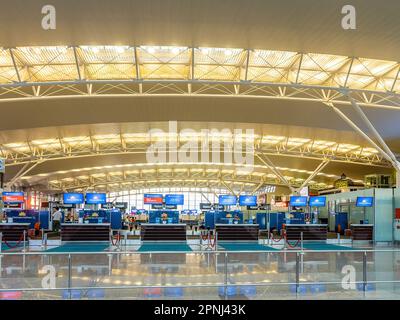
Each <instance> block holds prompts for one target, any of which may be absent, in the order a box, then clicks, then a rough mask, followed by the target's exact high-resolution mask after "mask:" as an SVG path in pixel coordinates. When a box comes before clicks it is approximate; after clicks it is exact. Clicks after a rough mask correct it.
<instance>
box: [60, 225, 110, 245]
mask: <svg viewBox="0 0 400 320" xmlns="http://www.w3.org/2000/svg"><path fill="white" fill-rule="evenodd" d="M110 232H111V225H110V224H109V223H96V224H94V223H62V224H61V241H109V240H110Z"/></svg>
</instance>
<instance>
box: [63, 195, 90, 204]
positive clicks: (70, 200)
mask: <svg viewBox="0 0 400 320" xmlns="http://www.w3.org/2000/svg"><path fill="white" fill-rule="evenodd" d="M84 202H85V201H84V197H83V193H64V194H63V203H64V204H82V203H84Z"/></svg>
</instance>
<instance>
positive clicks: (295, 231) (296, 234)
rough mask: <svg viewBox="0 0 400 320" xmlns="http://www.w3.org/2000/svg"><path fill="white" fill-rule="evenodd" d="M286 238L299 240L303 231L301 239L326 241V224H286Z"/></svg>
mask: <svg viewBox="0 0 400 320" xmlns="http://www.w3.org/2000/svg"><path fill="white" fill-rule="evenodd" d="M285 228H286V239H287V240H300V239H301V233H303V240H319V241H326V239H327V238H328V225H327V224H287V225H286V226H285Z"/></svg>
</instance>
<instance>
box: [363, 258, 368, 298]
mask: <svg viewBox="0 0 400 320" xmlns="http://www.w3.org/2000/svg"><path fill="white" fill-rule="evenodd" d="M366 289H367V252H366V251H364V252H363V292H364V296H365V291H366Z"/></svg>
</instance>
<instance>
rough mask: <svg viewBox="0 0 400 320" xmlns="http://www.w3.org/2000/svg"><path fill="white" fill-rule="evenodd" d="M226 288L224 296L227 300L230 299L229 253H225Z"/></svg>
mask: <svg viewBox="0 0 400 320" xmlns="http://www.w3.org/2000/svg"><path fill="white" fill-rule="evenodd" d="M224 282H225V288H224V293H225V294H224V296H225V300H227V298H228V252H225V280H224Z"/></svg>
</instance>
